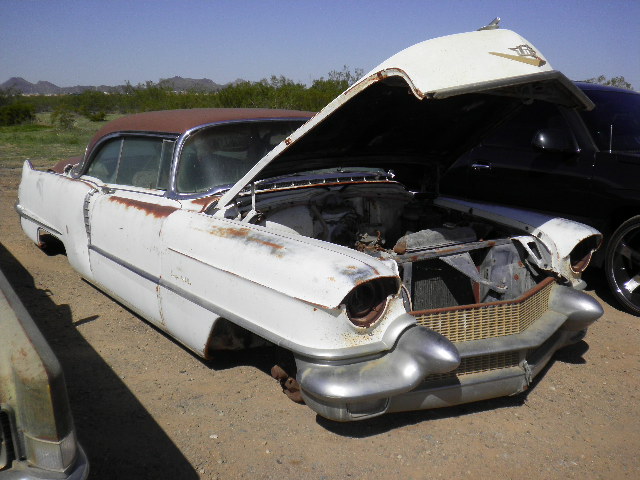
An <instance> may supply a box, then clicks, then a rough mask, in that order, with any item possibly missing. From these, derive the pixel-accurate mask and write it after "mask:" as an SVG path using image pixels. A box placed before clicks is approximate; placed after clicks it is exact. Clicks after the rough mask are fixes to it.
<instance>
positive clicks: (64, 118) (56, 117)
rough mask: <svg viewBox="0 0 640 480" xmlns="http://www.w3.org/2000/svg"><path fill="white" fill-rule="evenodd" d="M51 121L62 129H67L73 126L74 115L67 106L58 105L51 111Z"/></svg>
mask: <svg viewBox="0 0 640 480" xmlns="http://www.w3.org/2000/svg"><path fill="white" fill-rule="evenodd" d="M51 123H52V124H54V125H56V126H58V127H60V128H62V129H64V130H69V129H71V128H73V125H74V123H75V115H74V114H73V111H72V110H71V109H70V108H69V107H67V106H66V105H60V106H58V107H56V109H55V110H54V111H53V112H51Z"/></svg>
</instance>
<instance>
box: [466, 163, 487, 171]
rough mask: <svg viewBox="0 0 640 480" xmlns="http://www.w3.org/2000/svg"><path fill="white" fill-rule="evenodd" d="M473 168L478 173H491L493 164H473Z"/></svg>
mask: <svg viewBox="0 0 640 480" xmlns="http://www.w3.org/2000/svg"><path fill="white" fill-rule="evenodd" d="M471 168H472V169H473V170H475V171H476V172H487V173H488V172H490V171H491V164H490V163H472V164H471Z"/></svg>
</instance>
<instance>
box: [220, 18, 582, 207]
mask: <svg viewBox="0 0 640 480" xmlns="http://www.w3.org/2000/svg"><path fill="white" fill-rule="evenodd" d="M534 99H540V100H545V101H549V102H554V103H559V104H563V105H567V106H572V107H577V108H585V109H591V108H593V103H592V102H591V101H590V100H589V99H588V98H587V97H586V96H585V95H584V93H582V92H581V91H580V89H578V88H577V87H576V86H575V85H574V84H573V83H572V82H571V81H570V80H569V79H567V78H566V77H565V76H564V75H563V74H562V73H560V72H558V71H555V70H553V69H552V68H551V66H550V65H549V63H548V62H547V60H546V59H545V58H544V56H542V54H541V53H540V52H538V51H537V50H536V49H535V48H534V47H533V46H532V45H531V44H530V43H529V42H528V41H527V40H525V39H524V38H522V37H521V36H520V35H518V34H516V33H514V32H512V31H509V30H484V31H477V32H470V33H461V34H457V35H451V36H446V37H440V38H436V39H433V40H427V41H425V42H422V43H418V44H416V45H414V46H412V47H409V48H407V49H405V50H403V51H401V52H399V53H397V54H396V55H394V56H393V57H391V58H389V59H388V60H386V61H385V62H383V63H382V64H380V65H379V66H378V67H376V68H374V69H373V70H372V71H371V72H369V73H368V74H367V75H365V76H364V77H363V78H361V79H360V80H359V81H358V82H356V83H355V84H354V85H353V86H351V87H350V88H349V89H347V90H346V91H345V92H344V93H342V94H341V95H340V96H338V97H337V98H336V99H335V100H333V101H332V102H331V103H330V104H329V105H327V106H326V107H325V108H324V109H323V110H322V111H321V112H320V113H318V114H317V115H316V116H315V117H313V118H312V119H311V120H310V121H309V122H307V123H306V124H305V125H304V126H302V127H301V128H300V129H298V130H297V131H296V132H294V133H293V134H292V135H291V136H290V137H289V138H287V139H286V140H285V141H284V142H282V143H281V144H280V145H278V146H277V147H276V148H274V149H273V150H272V151H271V152H270V153H269V154H268V155H266V156H265V157H264V158H263V159H262V160H260V162H258V163H257V164H256V166H255V167H254V168H252V169H251V170H250V171H249V172H248V173H247V174H246V175H245V176H244V177H243V178H242V179H240V180H239V181H238V183H236V184H235V185H234V186H233V187H232V188H231V189H230V190H229V191H228V192H227V193H226V194H225V195H224V196H223V197H222V198H221V199H220V201H219V202H218V208H224V207H225V206H226V205H228V204H229V203H230V202H231V201H232V200H233V198H234V197H235V196H236V195H238V193H240V192H241V191H242V190H243V189H245V187H246V186H247V185H248V184H249V183H250V182H252V181H259V180H260V179H265V178H270V177H274V176H283V175H284V176H288V175H295V174H296V173H300V172H304V171H312V170H318V169H327V168H330V169H331V168H336V169H337V168H341V167H371V166H374V167H380V168H384V169H394V168H400V169H402V168H407V167H409V166H411V165H414V166H415V165H429V166H431V167H433V166H437V167H438V168H446V167H448V166H449V165H450V164H451V163H452V162H453V161H454V160H455V158H457V156H459V155H460V154H461V153H463V152H464V151H465V150H466V149H468V148H469V147H470V146H471V145H473V144H474V143H475V142H477V140H478V139H479V138H481V137H482V136H483V135H485V134H486V133H487V132H488V131H489V130H490V129H491V128H492V127H493V126H494V125H496V124H498V123H500V122H501V121H502V120H504V119H505V118H506V117H507V116H508V115H510V114H511V113H512V112H513V111H515V110H516V109H517V108H518V106H519V105H522V104H523V103H525V102H530V101H532V100H534Z"/></svg>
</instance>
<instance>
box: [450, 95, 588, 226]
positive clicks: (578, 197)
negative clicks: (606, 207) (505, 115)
mask: <svg viewBox="0 0 640 480" xmlns="http://www.w3.org/2000/svg"><path fill="white" fill-rule="evenodd" d="M576 121H577V118H576V117H575V112H573V111H571V110H567V109H563V108H562V107H559V106H557V105H554V104H552V103H547V102H540V101H537V102H533V103H532V104H531V105H523V106H522V108H521V109H520V110H519V111H518V113H517V114H516V115H515V116H514V117H512V118H510V119H508V120H507V121H505V122H504V123H503V124H502V125H501V126H500V127H499V128H498V129H496V130H495V131H494V132H492V133H491V134H490V135H489V136H487V137H486V138H485V139H483V141H482V142H481V144H479V145H478V146H476V147H475V148H473V149H471V150H470V151H469V152H467V153H466V154H465V155H463V156H462V157H461V158H460V159H459V160H458V161H457V162H456V163H455V164H454V165H453V166H452V168H451V169H450V170H449V171H448V172H447V174H446V175H445V177H444V179H443V182H442V184H441V189H442V192H443V193H448V194H455V195H458V196H463V197H466V198H473V199H477V200H485V201H491V202H498V203H503V204H507V205H514V206H520V207H525V208H531V209H536V210H543V211H547V212H556V213H561V214H563V215H565V216H569V217H573V218H584V217H586V216H588V215H589V212H590V209H591V208H592V205H591V199H590V197H589V195H588V192H589V191H590V185H591V181H592V175H593V165H594V151H593V148H581V145H582V136H581V135H580V134H579V132H578V134H576V130H575V129H574V123H575V122H576ZM550 139H551V140H550ZM545 142H547V143H545ZM550 142H551V143H550ZM558 142H560V144H561V145H562V146H561V147H558V144H559V143H558Z"/></svg>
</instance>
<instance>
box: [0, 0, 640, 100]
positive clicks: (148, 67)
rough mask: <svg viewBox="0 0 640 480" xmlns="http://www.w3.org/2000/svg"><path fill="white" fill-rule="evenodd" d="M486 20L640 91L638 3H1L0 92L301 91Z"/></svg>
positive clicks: (554, 57) (567, 67) (589, 73)
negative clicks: (208, 86)
mask: <svg viewBox="0 0 640 480" xmlns="http://www.w3.org/2000/svg"><path fill="white" fill-rule="evenodd" d="M496 16H499V17H501V18H502V23H501V25H502V27H503V28H508V29H510V30H515V31H516V32H518V33H520V34H521V35H522V36H524V37H525V38H526V39H527V40H529V41H530V42H531V43H532V44H533V45H534V46H535V47H536V48H537V49H538V50H540V51H542V52H543V54H544V55H545V56H546V57H547V58H548V59H549V61H550V63H551V65H552V66H553V67H554V68H556V69H558V70H561V71H563V72H564V73H565V74H566V75H567V76H569V77H570V78H572V79H584V78H589V77H594V76H597V75H600V74H603V75H606V76H609V77H610V76H618V75H622V76H624V77H625V79H626V80H627V81H628V82H630V83H631V84H632V85H633V86H634V88H635V89H636V90H640V55H639V53H640V27H639V25H638V21H639V20H640V1H639V0H628V1H615V0H614V1H610V0H609V1H605V0H600V1H597V0H583V1H574V0H555V1H520V0H513V1H498V0H488V1H471V0H457V1H428V0H423V1H418V0H407V1H403V0H396V1H386V0H385V1H377V0H368V1H356V0H353V1H348V0H343V1H337V0H322V1H311V0H309V1H305V0H298V1H288V0H282V1H276V0H247V1H242V0H235V1H233V0H209V1H204V0H190V1H189V0H172V1H164V0H156V1H148V0H129V1H120V0H109V1H106V0H105V1H95V0H83V1H78V0H75V1H71V0H58V1H45V0H41V1H35V0H34V1H31V0H22V1H18V0H0V83H2V82H4V81H6V80H8V79H9V78H10V77H13V76H20V77H24V78H25V79H26V80H29V81H30V82H37V81H39V80H47V81H50V82H53V83H55V84H56V85H58V86H72V85H78V84H79V85H99V84H106V85H117V84H122V83H124V82H125V81H129V82H131V83H132V84H137V83H140V82H144V81H147V80H151V81H154V82H156V81H158V80H159V79H160V78H168V77H172V76H175V75H179V76H182V77H190V78H204V77H206V78H210V79H212V80H214V81H215V82H218V83H226V82H229V81H233V80H235V79H237V78H243V79H245V80H252V81H255V80H260V79H261V78H268V77H270V76H271V75H284V76H286V77H288V78H291V79H293V80H295V81H300V82H303V83H310V81H311V80H313V79H315V78H319V77H321V76H326V75H327V73H328V72H329V71H331V70H341V69H342V67H343V66H344V65H348V66H349V67H351V68H352V69H353V68H356V67H358V68H362V69H363V70H364V71H368V70H369V69H371V68H373V67H374V66H375V65H377V64H378V63H380V62H381V61H382V60H384V59H385V58H387V57H389V56H391V55H392V54H394V53H396V52H397V51H399V50H401V49H403V48H405V47H407V46H409V45H412V44H414V43H417V42H420V41H422V40H426V39H428V38H433V37H438V36H442V35H448V34H451V33H459V32H466V31H471V30H475V29H477V28H479V27H481V26H483V25H485V24H486V23H488V22H489V21H491V20H492V19H493V18H494V17H496Z"/></svg>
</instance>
